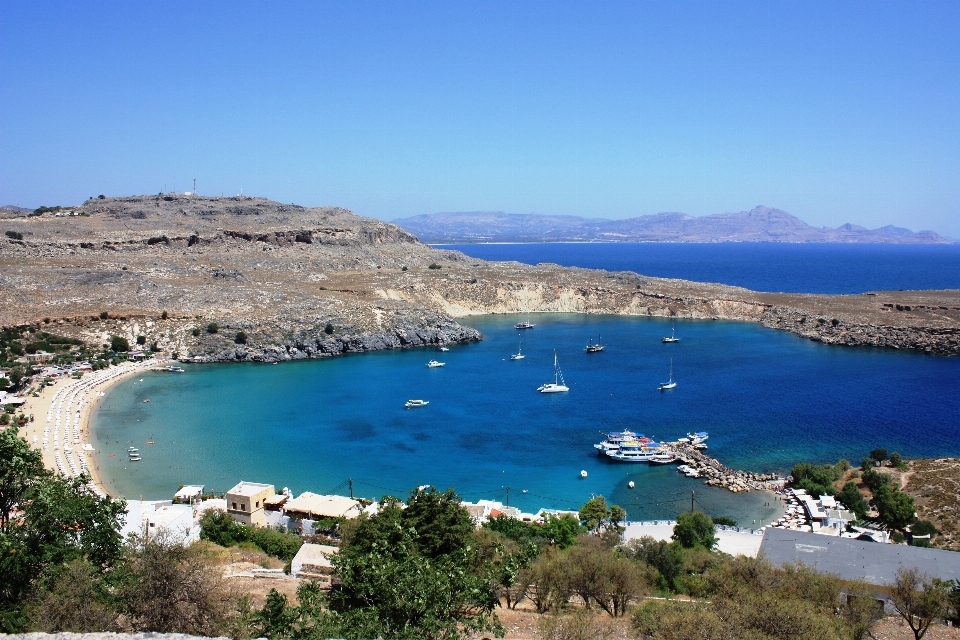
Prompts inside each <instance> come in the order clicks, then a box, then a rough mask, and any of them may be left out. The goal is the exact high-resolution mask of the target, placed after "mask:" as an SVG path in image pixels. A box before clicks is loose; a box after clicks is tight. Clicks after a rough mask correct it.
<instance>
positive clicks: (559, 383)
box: [537, 349, 570, 393]
mask: <svg viewBox="0 0 960 640" xmlns="http://www.w3.org/2000/svg"><path fill="white" fill-rule="evenodd" d="M537 391H539V392H540V393H562V392H564V391H570V387H568V386H567V383H566V381H565V380H564V379H563V374H562V373H561V372H560V363H559V362H558V361H557V350H556V349H554V350H553V382H546V383H544V384H542V385H540V386H539V387H537Z"/></svg>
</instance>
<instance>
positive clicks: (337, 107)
mask: <svg viewBox="0 0 960 640" xmlns="http://www.w3.org/2000/svg"><path fill="white" fill-rule="evenodd" d="M958 34H960V2H956V1H952V2H914V1H909V2H901V3H889V2H873V1H871V2H864V3H855V2H835V1H833V0H831V1H829V2H786V1H784V2H779V1H778V2H770V1H769V0H764V1H761V2H733V1H717V2H674V1H670V2H668V1H663V2H640V1H631V2H622V3H620V2H597V1H592V0H591V1H586V0H584V1H580V2H562V1H550V2H537V1H523V2H517V1H510V2H488V1H470V2H466V1H465V2H460V1H455V0H450V1H446V2H400V1H397V2H352V1H351V2H302V3H290V2H286V3H271V2H207V1H204V2H196V1H195V2H190V3H183V2H152V3H151V2H61V3H51V2H34V1H31V2H22V1H11V0H0V204H17V205H20V206H29V207H35V206H38V205H41V204H45V205H54V204H75V203H78V202H80V201H82V200H83V199H84V198H86V197H88V196H91V195H97V194H100V193H104V194H108V195H128V194H140V193H157V192H159V191H161V190H163V189H166V190H172V189H173V188H174V186H176V189H177V190H179V191H184V190H188V189H190V188H192V181H191V179H192V178H197V179H198V181H197V186H198V190H199V192H200V193H201V194H207V195H214V194H216V195H219V194H221V193H223V194H227V195H233V194H236V193H238V192H239V191H240V189H241V187H242V188H243V192H244V193H245V194H255V195H263V196H267V197H270V198H273V199H275V200H280V201H283V202H296V203H300V204H305V205H338V206H343V207H348V208H350V209H352V210H354V211H356V212H357V213H359V214H362V215H370V216H376V217H380V218H383V219H387V220H389V219H393V218H398V217H403V216H409V215H415V214H419V213H431V212H435V211H469V210H504V211H510V212H520V213H526V212H539V213H552V214H577V215H584V216H605V217H613V218H620V217H627V216H635V215H644V214H650V213H656V212H660V211H683V212H686V213H690V214H693V215H704V214H711V213H719V212H722V211H740V210H744V209H749V208H752V207H753V206H755V205H757V204H766V205H770V206H775V207H779V208H781V209H785V210H787V211H790V212H791V213H794V214H795V215H798V216H800V217H801V218H802V219H804V220H806V221H807V222H810V223H811V224H814V225H830V226H836V225H839V224H842V223H844V222H855V223H859V224H863V225H865V226H868V227H877V226H881V225H885V224H896V225H900V226H906V227H908V228H911V229H914V230H918V229H934V230H937V231H939V232H941V233H945V234H947V235H951V236H954V237H960V35H958Z"/></svg>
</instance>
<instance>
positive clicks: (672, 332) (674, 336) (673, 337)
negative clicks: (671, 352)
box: [660, 323, 680, 342]
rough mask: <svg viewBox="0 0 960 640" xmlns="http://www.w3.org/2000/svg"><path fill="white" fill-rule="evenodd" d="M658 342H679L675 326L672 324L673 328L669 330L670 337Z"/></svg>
mask: <svg viewBox="0 0 960 640" xmlns="http://www.w3.org/2000/svg"><path fill="white" fill-rule="evenodd" d="M660 342H680V338H678V337H677V324H676V323H674V324H673V328H672V329H671V330H670V335H669V336H666V337H665V338H664V339H663V340H661V341H660Z"/></svg>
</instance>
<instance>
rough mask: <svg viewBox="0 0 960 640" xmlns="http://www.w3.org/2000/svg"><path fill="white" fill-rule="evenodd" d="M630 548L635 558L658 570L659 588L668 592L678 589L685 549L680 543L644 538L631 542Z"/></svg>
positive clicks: (649, 537)
mask: <svg viewBox="0 0 960 640" xmlns="http://www.w3.org/2000/svg"><path fill="white" fill-rule="evenodd" d="M629 548H630V550H631V551H633V554H634V557H635V558H636V559H638V560H640V561H642V562H644V563H646V564H648V565H650V566H651V567H653V568H654V569H656V570H657V586H658V587H659V588H660V589H661V590H663V591H666V590H667V589H675V588H676V580H677V578H679V577H680V576H681V575H682V574H683V567H684V558H683V547H681V546H680V544H679V543H678V542H667V541H666V540H656V539H654V538H653V537H651V536H643V537H642V538H638V539H636V540H631V541H630V545H629Z"/></svg>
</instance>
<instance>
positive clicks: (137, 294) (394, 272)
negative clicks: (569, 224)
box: [0, 194, 960, 361]
mask: <svg viewBox="0 0 960 640" xmlns="http://www.w3.org/2000/svg"><path fill="white" fill-rule="evenodd" d="M3 225H4V227H5V228H4V229H3V230H4V231H9V232H10V233H9V234H6V235H3V236H0V303H2V306H0V325H3V326H11V325H22V324H28V323H35V322H44V321H47V322H49V323H51V324H54V325H58V326H57V332H58V333H60V334H65V335H74V336H77V337H81V338H83V339H85V340H87V341H89V342H91V343H93V344H98V343H102V342H104V341H105V340H107V339H108V338H109V336H111V335H121V336H125V337H128V338H131V339H132V338H135V337H136V336H140V335H143V336H145V337H146V338H147V340H148V344H152V343H153V342H157V343H158V346H159V348H160V349H162V350H163V351H165V352H167V353H173V352H175V353H177V354H178V355H179V356H180V357H193V358H196V359H198V360H205V361H222V360H237V359H239V360H259V361H277V360H286V359H291V358H304V357H320V356H326V355H337V354H340V353H343V352H346V351H365V350H373V349H383V348H399V347H412V346H422V345H429V344H448V343H455V342H459V341H467V340H476V339H479V338H480V335H479V333H478V332H476V331H475V330H473V329H471V328H469V327H467V326H464V325H463V324H461V322H463V318H465V317H467V316H469V315H473V314H482V313H516V312H524V313H529V312H534V313H535V312H544V311H559V312H577V313H613V314H631V315H655V316H676V317H695V318H725V319H735V320H745V321H755V322H761V323H763V324H764V325H766V326H770V327H774V328H777V329H782V330H787V331H791V332H793V333H796V334H798V335H801V336H804V337H809V338H812V339H816V340H822V341H824V342H828V343H836V344H850V345H876V346H892V347H897V348H911V349H921V350H925V351H928V352H932V353H946V354H951V353H952V354H956V353H960V330H958V327H960V291H950V292H887V293H877V294H864V295H859V296H816V295H784V294H767V293H757V292H753V291H748V290H746V289H741V288H736V287H728V286H724V285H717V284H705V283H694V282H687V281H682V280H669V279H660V278H647V277H644V276H641V275H638V274H635V273H610V272H605V271H597V270H587V269H570V268H563V267H560V266H557V265H550V264H541V265H536V266H529V265H521V264H519V263H492V262H484V261H481V260H476V259H473V258H468V257H467V256H465V255H463V254H461V253H459V252H456V251H440V250H435V249H432V248H431V247H429V246H426V245H424V244H421V243H420V242H419V241H418V240H417V238H415V237H414V236H412V235H410V234H409V233H407V232H405V231H403V230H402V229H400V228H399V227H397V226H395V225H392V224H389V223H385V222H381V221H379V220H374V219H371V218H363V217H359V216H356V215H354V214H352V213H351V212H349V211H347V210H344V209H338V208H332V207H321V208H305V207H300V206H297V205H292V204H281V203H278V202H272V201H269V200H266V199H262V198H249V197H239V198H206V197H196V196H182V195H171V194H164V195H157V196H137V197H125V198H106V199H94V200H88V201H87V202H85V203H83V204H82V205H79V206H77V207H73V208H65V209H62V210H59V211H55V212H47V213H44V214H43V215H40V216H36V217H30V218H17V219H8V220H4V221H3ZM163 312H167V314H166V317H165V318H164V317H163ZM102 313H106V314H107V316H108V317H107V318H105V319H101V314H102ZM457 319H460V321H458V320H457ZM211 322H215V323H217V324H218V325H219V331H218V332H217V333H208V332H206V331H197V329H201V328H203V327H206V326H207V324H209V323H211ZM241 330H242V331H243V332H244V333H245V334H246V335H247V336H248V340H247V342H246V343H245V344H238V343H236V342H234V338H235V336H236V334H237V333H238V332H239V331H241ZM195 333H196V334H198V335H194V334H195Z"/></svg>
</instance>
